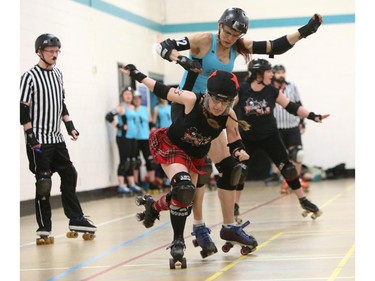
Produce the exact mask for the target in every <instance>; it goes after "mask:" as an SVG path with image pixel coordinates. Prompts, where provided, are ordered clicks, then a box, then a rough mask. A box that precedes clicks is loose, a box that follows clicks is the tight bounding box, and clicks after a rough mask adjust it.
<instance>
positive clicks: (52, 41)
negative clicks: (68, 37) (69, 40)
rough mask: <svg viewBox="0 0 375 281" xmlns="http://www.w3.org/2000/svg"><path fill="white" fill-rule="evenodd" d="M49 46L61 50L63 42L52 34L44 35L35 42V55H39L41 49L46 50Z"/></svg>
mask: <svg viewBox="0 0 375 281" xmlns="http://www.w3.org/2000/svg"><path fill="white" fill-rule="evenodd" d="M49 46H51V47H52V46H57V47H59V49H60V48H61V42H60V40H59V38H57V37H56V36H55V35H53V34H50V33H45V34H42V35H40V36H39V37H38V38H37V39H36V40H35V53H37V52H38V50H39V49H41V50H44V48H45V47H49Z"/></svg>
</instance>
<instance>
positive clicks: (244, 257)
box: [205, 232, 284, 281]
mask: <svg viewBox="0 0 375 281" xmlns="http://www.w3.org/2000/svg"><path fill="white" fill-rule="evenodd" d="M283 234H284V232H279V233H278V234H276V235H274V236H272V237H271V238H270V239H268V240H267V241H265V242H263V243H262V244H260V245H258V247H257V251H258V250H259V249H261V248H263V247H264V246H266V245H267V244H268V243H270V242H271V241H273V240H275V239H277V238H279V237H280V236H281V235H283ZM247 257H249V256H240V257H239V258H237V259H235V260H234V261H233V262H231V263H230V264H228V265H227V266H226V267H224V268H223V269H221V270H220V271H218V272H216V273H215V274H213V275H211V276H210V277H208V278H207V279H206V280H205V281H212V280H215V279H216V278H218V277H219V276H220V275H222V274H223V273H224V272H226V271H228V270H229V269H231V268H232V267H233V266H235V265H236V264H237V263H239V262H240V261H241V260H243V259H246V258H247Z"/></svg>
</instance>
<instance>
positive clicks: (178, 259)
mask: <svg viewBox="0 0 375 281" xmlns="http://www.w3.org/2000/svg"><path fill="white" fill-rule="evenodd" d="M185 248H186V246H185V242H184V240H183V239H182V238H177V239H175V240H174V241H173V242H172V244H171V245H169V246H168V247H167V249H171V250H170V253H171V256H172V258H170V259H169V268H170V269H176V266H178V267H181V268H186V267H187V263H186V258H184V252H185Z"/></svg>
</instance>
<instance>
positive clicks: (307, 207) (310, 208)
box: [299, 197, 323, 220]
mask: <svg viewBox="0 0 375 281" xmlns="http://www.w3.org/2000/svg"><path fill="white" fill-rule="evenodd" d="M299 203H300V204H301V206H302V208H303V209H304V211H303V212H302V216H303V217H307V216H308V215H309V213H312V214H311V218H312V219H313V220H315V219H316V218H317V217H320V216H321V215H322V214H323V212H322V211H321V210H319V208H318V207H317V206H316V205H315V204H313V203H311V202H310V201H309V200H308V199H307V198H306V197H303V198H300V199H299Z"/></svg>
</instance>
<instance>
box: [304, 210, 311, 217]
mask: <svg viewBox="0 0 375 281" xmlns="http://www.w3.org/2000/svg"><path fill="white" fill-rule="evenodd" d="M309 213H310V212H309V211H303V212H302V216H303V217H304V218H305V217H307V215H308V214H309Z"/></svg>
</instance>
